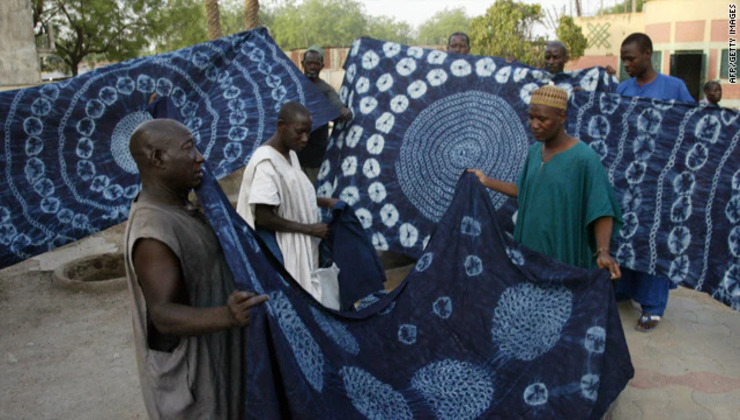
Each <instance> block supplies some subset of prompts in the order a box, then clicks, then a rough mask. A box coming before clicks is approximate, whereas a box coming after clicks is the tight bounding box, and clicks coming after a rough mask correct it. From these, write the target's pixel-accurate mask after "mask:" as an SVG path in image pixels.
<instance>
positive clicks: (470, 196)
mask: <svg viewBox="0 0 740 420" xmlns="http://www.w3.org/2000/svg"><path fill="white" fill-rule="evenodd" d="M198 196H199V199H200V203H201V204H202V205H203V206H204V209H205V212H206V215H207V217H208V219H209V221H210V223H211V225H212V226H213V227H214V229H215V230H216V233H217V235H218V237H219V240H220V241H221V244H222V246H223V249H224V252H225V255H226V260H227V262H228V263H229V266H230V267H231V269H232V271H233V273H234V278H235V279H236V281H237V282H238V283H239V287H241V288H244V289H248V290H254V291H256V292H258V293H267V294H269V295H270V300H269V301H268V302H267V303H265V304H264V305H261V306H259V307H256V308H253V309H252V313H251V325H250V327H249V346H248V351H249V358H248V360H249V363H250V364H249V367H248V370H249V383H248V385H247V386H248V394H247V401H246V410H247V416H248V417H250V418H252V417H253V418H261V419H284V418H302V419H354V418H358V419H359V418H369V419H383V420H385V419H412V418H419V419H422V418H423V419H432V418H437V419H454V420H463V419H473V418H490V419H530V418H531V419H535V418H537V419H599V418H601V416H602V415H603V414H604V412H605V411H606V409H607V408H608V406H609V404H610V403H611V402H612V401H613V400H614V399H615V398H616V396H617V395H618V394H619V392H620V391H621V390H622V389H623V388H624V387H625V385H626V384H627V381H628V380H629V379H630V378H631V377H632V375H633V373H634V371H633V368H632V364H631V362H630V357H629V352H628V350H627V346H626V342H625V339H624V333H623V331H622V326H621V323H620V320H619V313H618V311H617V307H616V303H615V301H614V296H613V291H612V286H611V284H610V281H609V275H608V273H607V272H606V271H605V270H601V271H599V270H585V269H580V268H576V267H570V266H567V265H564V264H561V263H559V262H557V261H554V260H551V259H549V258H547V257H545V256H542V255H540V254H536V253H534V252H532V251H529V250H527V249H524V248H521V247H520V246H519V245H518V244H517V243H516V242H514V241H513V240H512V239H510V238H509V237H507V236H506V235H505V234H504V233H503V232H502V230H501V229H500V228H499V226H498V224H497V222H496V220H497V218H496V215H495V210H494V206H493V204H492V203H491V200H490V196H489V195H488V193H487V192H486V191H485V189H484V187H483V186H482V185H481V184H480V183H479V182H478V180H477V178H475V177H473V176H472V175H470V174H466V175H465V176H463V177H462V178H461V180H460V183H459V184H458V186H457V189H456V195H455V196H454V198H453V200H452V205H451V206H450V207H449V209H448V210H447V212H446V213H445V214H444V215H443V216H442V217H440V222H439V226H438V229H437V231H436V233H435V234H434V236H432V238H431V239H430V241H429V244H428V247H427V248H426V249H425V250H424V253H423V254H422V256H421V258H420V259H419V261H418V263H417V265H416V267H415V269H414V270H413V271H412V272H411V274H410V275H409V276H408V277H407V278H406V280H404V282H403V283H402V284H401V285H400V286H399V287H398V288H396V289H395V290H394V291H393V292H391V293H386V294H383V293H378V294H375V295H373V296H371V297H369V298H368V299H366V300H364V301H363V304H362V305H360V308H361V309H359V310H358V311H356V312H336V311H332V310H328V309H325V308H323V307H321V306H320V305H319V304H318V303H317V302H316V301H315V300H314V299H313V298H311V296H310V295H309V294H308V293H306V292H305V291H304V290H303V289H302V288H301V287H300V286H299V285H298V284H297V283H296V282H295V281H294V280H292V279H291V278H290V276H289V275H288V274H287V272H285V270H284V269H282V267H281V266H279V265H273V264H272V263H271V261H270V260H268V258H267V257H266V254H265V253H264V251H263V250H262V249H261V248H260V246H259V245H258V244H257V241H256V240H255V239H254V237H253V234H252V232H251V230H250V229H249V228H248V227H247V225H246V223H245V222H244V221H243V220H242V219H241V218H240V217H239V216H238V215H237V214H236V212H235V211H234V210H233V208H232V207H231V205H230V204H229V202H228V200H227V199H226V197H225V196H224V195H223V193H222V192H221V191H220V189H219V188H218V186H217V185H216V183H215V181H214V180H213V178H212V177H210V175H208V176H206V177H205V178H204V180H203V184H202V186H201V187H200V189H199V190H198ZM336 246H338V245H337V244H335V247H336Z"/></svg>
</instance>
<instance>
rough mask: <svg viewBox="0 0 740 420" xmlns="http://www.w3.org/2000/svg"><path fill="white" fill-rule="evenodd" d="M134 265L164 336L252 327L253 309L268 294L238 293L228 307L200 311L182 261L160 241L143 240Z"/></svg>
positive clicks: (152, 313) (148, 305)
mask: <svg viewBox="0 0 740 420" xmlns="http://www.w3.org/2000/svg"><path fill="white" fill-rule="evenodd" d="M132 258H133V265H134V270H135V271H136V276H137V278H138V280H139V284H140V285H141V290H142V292H143V294H144V299H145V300H146V305H147V309H148V311H149V315H150V316H151V319H152V323H154V327H155V328H156V329H157V331H159V332H160V333H163V334H172V335H179V336H187V335H200V334H206V333H210V332H214V331H219V330H223V329H227V328H232V327H243V326H247V325H249V308H251V307H253V306H256V305H259V304H261V303H263V302H265V301H266V300H267V299H268V296H267V295H259V296H258V295H256V294H255V293H252V292H243V291H235V292H233V293H232V294H231V295H229V298H228V301H227V302H226V305H224V306H217V307H211V308H196V307H194V306H191V305H190V299H189V298H188V294H187V289H186V287H185V282H184V281H183V278H182V272H181V267H180V260H179V259H178V258H177V256H176V255H175V253H174V252H172V250H171V249H170V247H168V246H167V245H165V244H164V243H163V242H160V241H158V240H156V239H148V238H147V239H140V240H139V241H137V243H136V245H135V248H134V252H133V257H132Z"/></svg>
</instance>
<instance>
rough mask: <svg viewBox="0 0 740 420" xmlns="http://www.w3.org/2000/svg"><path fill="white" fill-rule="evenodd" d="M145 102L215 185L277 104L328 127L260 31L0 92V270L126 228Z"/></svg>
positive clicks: (309, 93) (318, 98)
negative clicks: (186, 134) (178, 127)
mask: <svg viewBox="0 0 740 420" xmlns="http://www.w3.org/2000/svg"><path fill="white" fill-rule="evenodd" d="M153 93H156V94H157V95H158V100H161V102H159V103H153V104H152V105H155V106H153V107H152V108H153V109H152V111H153V112H154V113H157V114H158V115H157V116H158V117H160V116H175V117H176V118H177V119H179V120H180V121H181V122H183V123H184V124H185V125H186V126H188V128H190V130H192V131H193V136H194V138H195V140H196V143H197V146H198V148H199V149H200V151H201V153H203V155H204V156H205V157H206V159H207V160H208V162H209V163H210V164H211V165H212V166H213V167H214V168H215V169H214V171H215V174H216V176H217V177H219V178H221V177H223V176H225V175H227V174H228V173H230V172H233V171H234V170H236V169H237V168H240V167H242V166H244V165H245V164H246V162H247V160H248V159H249V156H250V155H251V154H252V152H253V151H254V149H255V148H256V147H257V146H258V145H260V144H261V143H262V142H264V141H265V140H266V139H267V138H268V137H269V135H270V134H271V130H272V129H273V127H275V125H276V123H277V112H278V110H279V109H280V106H281V105H282V104H283V103H285V102H287V101H299V102H301V103H303V104H304V105H306V106H307V107H308V108H309V109H311V113H312V116H313V121H314V124H315V125H317V126H318V125H322V124H325V123H327V122H329V121H331V120H333V119H335V118H336V117H338V116H339V112H338V110H337V109H336V108H335V107H334V106H333V105H332V104H331V103H330V102H329V101H328V100H327V99H326V98H325V97H324V95H322V94H321V93H320V92H319V91H318V90H317V89H316V88H315V87H314V86H313V84H312V83H311V82H310V81H309V80H308V79H307V78H306V77H305V76H303V74H302V73H301V72H300V70H298V68H296V67H295V65H293V63H292V62H291V61H290V59H288V57H286V56H285V55H284V54H283V52H282V51H281V50H280V48H279V47H278V46H277V45H276V44H275V42H274V41H273V40H272V39H271V38H270V36H269V35H268V33H267V30H266V29H264V28H260V29H255V30H252V31H248V32H243V33H240V34H236V35H232V36H228V37H224V38H221V39H218V40H215V41H211V42H207V43H204V44H200V45H195V46H192V47H188V48H185V49H182V50H178V51H174V52H170V53H166V54H160V55H155V56H151V57H143V58H138V59H134V60H129V61H125V62H122V63H117V64H113V65H110V66H106V67H101V68H98V69H95V70H93V71H90V72H88V73H85V74H82V75H80V76H77V77H74V78H72V79H69V80H66V81H62V82H58V83H51V84H45V85H42V86H37V87H32V88H28V89H22V90H15V91H7V92H0V168H2V170H3V176H2V177H1V178H0V268H2V267H6V266H9V265H11V264H14V263H16V262H18V261H21V260H23V259H25V258H29V257H32V256H34V255H37V254H40V253H43V252H46V251H49V250H51V249H54V248H56V247H58V246H61V245H64V244H67V243H69V242H72V241H74V240H77V239H80V238H83V237H85V236H87V235H90V234H92V233H94V232H97V231H99V230H101V229H105V228H108V227H110V226H113V225H115V224H117V223H120V222H122V221H123V220H125V219H126V217H127V216H128V209H129V203H130V202H131V200H132V199H133V198H134V197H135V196H136V194H137V193H138V190H139V180H138V176H137V169H136V165H135V163H134V161H133V158H131V155H130V153H129V151H128V143H129V138H130V135H131V133H132V132H133V130H134V128H135V127H136V126H137V125H138V124H139V123H141V122H143V121H146V120H149V119H151V118H152V114H151V113H150V112H147V108H148V101H149V98H150V97H151V95H152V94H153ZM156 105H160V106H159V107H158V106H156ZM162 105H164V106H165V108H164V109H162V108H161V106H162Z"/></svg>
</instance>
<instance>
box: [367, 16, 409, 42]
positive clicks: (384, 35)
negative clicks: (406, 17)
mask: <svg viewBox="0 0 740 420" xmlns="http://www.w3.org/2000/svg"><path fill="white" fill-rule="evenodd" d="M367 35H368V36H371V37H373V38H377V39H383V40H386V41H393V42H398V43H401V44H411V43H414V41H415V40H414V37H413V36H412V28H411V25H410V24H409V23H408V22H404V21H400V22H399V21H397V20H395V19H393V18H391V17H388V16H379V17H374V18H372V19H370V21H369V22H368V27H367Z"/></svg>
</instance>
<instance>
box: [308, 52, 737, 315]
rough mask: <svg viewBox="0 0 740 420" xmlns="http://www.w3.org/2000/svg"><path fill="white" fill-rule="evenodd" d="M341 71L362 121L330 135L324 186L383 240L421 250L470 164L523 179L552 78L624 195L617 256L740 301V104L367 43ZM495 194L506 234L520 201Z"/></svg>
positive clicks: (599, 77)
mask: <svg viewBox="0 0 740 420" xmlns="http://www.w3.org/2000/svg"><path fill="white" fill-rule="evenodd" d="M345 68H346V70H347V72H346V77H345V80H344V84H343V86H342V89H341V92H340V94H341V96H342V98H343V99H345V100H346V101H347V103H348V104H349V105H350V106H351V107H352V109H353V110H354V112H355V119H354V120H353V121H352V123H351V124H349V125H347V126H346V127H345V128H344V129H343V130H341V131H339V130H338V131H336V132H335V133H334V134H333V138H332V140H331V143H330V147H329V148H328V150H327V156H326V161H325V162H324V164H323V165H322V168H321V171H320V173H319V177H318V179H319V180H318V182H317V185H318V192H319V195H323V196H333V197H338V198H340V199H342V200H344V201H347V202H348V203H350V204H351V205H352V206H354V207H355V208H356V209H357V216H358V218H359V219H360V220H361V221H362V222H363V225H364V226H365V227H366V228H367V229H368V230H369V231H370V234H371V235H372V238H373V244H374V245H375V247H376V248H378V249H381V250H391V251H396V252H401V253H404V254H407V255H410V256H413V257H419V256H420V255H422V253H423V249H424V247H425V246H426V244H427V241H428V240H429V235H430V234H431V233H432V232H433V231H434V229H435V227H436V225H437V223H438V222H439V220H440V218H441V216H442V214H444V211H445V210H446V209H447V207H448V206H449V205H450V203H451V199H452V196H453V195H454V192H455V183H456V181H457V177H458V176H459V174H460V173H461V172H462V171H464V170H465V169H466V168H478V169H482V170H483V171H484V172H486V173H487V174H489V175H490V176H492V177H494V178H498V179H502V180H505V181H515V180H516V177H517V175H518V174H519V171H520V170H521V167H522V165H523V164H524V161H525V159H526V155H527V149H528V147H529V145H530V144H531V143H533V142H534V138H533V137H532V135H531V133H530V130H529V129H528V127H527V118H528V101H529V97H530V93H531V92H532V90H534V89H536V88H537V87H539V86H540V85H542V84H545V83H550V82H552V83H554V84H555V85H558V86H561V87H563V88H565V89H567V90H570V91H572V94H571V102H570V108H569V111H568V132H569V133H571V134H572V135H574V136H576V137H579V138H580V139H582V140H584V141H586V142H589V143H590V144H591V146H592V147H593V148H594V149H595V150H596V151H597V152H598V153H599V154H600V155H601V156H602V157H603V162H604V165H605V166H606V167H607V171H608V173H609V177H610V180H611V181H612V182H613V184H614V187H615V191H616V193H617V196H618V197H619V198H620V200H621V201H622V205H623V206H622V207H623V208H622V210H623V213H624V215H625V216H624V218H625V224H624V228H623V229H622V230H621V231H620V239H621V240H620V242H618V244H617V245H616V246H615V247H614V248H613V249H615V250H617V249H619V252H618V255H617V258H618V259H619V261H620V263H621V264H622V265H624V266H625V267H630V268H634V269H637V270H639V271H644V272H649V273H653V274H661V275H664V276H666V277H668V278H670V279H672V280H673V281H674V282H676V283H678V284H682V285H684V286H687V287H692V288H695V289H697V290H702V291H706V292H708V293H710V294H711V295H712V296H714V297H715V298H717V299H719V300H720V301H722V302H724V303H725V304H727V305H731V306H732V307H733V308H735V309H740V172H738V171H739V170H740V159H738V156H740V154H739V153H738V147H737V141H738V138H737V133H738V130H740V122H739V121H738V120H737V116H738V114H737V113H736V112H734V111H731V110H721V109H710V108H706V107H704V108H702V107H699V106H696V105H688V104H675V105H674V104H673V103H672V102H665V101H657V100H656V101H651V100H644V99H633V98H626V97H621V96H617V95H613V94H604V93H598V94H589V91H592V92H593V91H595V92H612V91H614V88H615V86H616V85H615V83H616V82H615V80H614V79H613V78H609V77H608V76H607V75H606V74H605V73H604V71H603V70H601V69H598V68H593V69H587V70H582V71H580V72H575V73H572V74H570V75H566V74H558V75H556V76H555V77H554V80H550V77H551V76H550V75H549V74H548V73H543V72H541V71H539V70H536V69H532V68H529V67H524V66H521V65H510V64H507V63H506V62H505V61H503V60H500V59H498V58H491V57H476V56H468V55H457V54H448V53H444V52H440V51H433V50H425V49H420V48H414V47H412V48H409V47H405V46H400V45H397V44H393V43H388V42H382V41H377V40H373V39H368V38H363V39H360V40H358V41H356V42H355V44H354V45H353V47H352V50H351V51H350V55H349V58H348V59H347V62H346V64H345ZM574 87H579V88H580V89H577V90H574V89H573V88H574ZM488 194H489V196H490V198H491V203H492V204H493V205H494V207H495V208H497V209H498V210H499V214H500V220H501V221H502V222H503V226H504V227H505V228H507V229H511V228H512V227H513V225H512V221H511V215H512V214H513V213H514V211H515V210H516V203H515V200H511V199H508V198H507V197H506V196H504V195H503V194H499V193H495V192H493V191H489V193H488Z"/></svg>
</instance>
